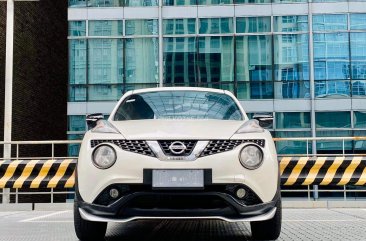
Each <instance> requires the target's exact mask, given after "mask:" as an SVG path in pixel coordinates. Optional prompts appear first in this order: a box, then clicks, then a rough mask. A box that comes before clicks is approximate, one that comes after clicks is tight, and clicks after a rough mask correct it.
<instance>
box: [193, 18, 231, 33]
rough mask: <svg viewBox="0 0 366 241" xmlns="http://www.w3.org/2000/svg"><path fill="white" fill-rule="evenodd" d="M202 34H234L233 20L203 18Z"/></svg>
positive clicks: (200, 31)
mask: <svg viewBox="0 0 366 241" xmlns="http://www.w3.org/2000/svg"><path fill="white" fill-rule="evenodd" d="M199 24H200V25H199V33H200V34H218V33H233V19H232V18H201V19H200V22H199Z"/></svg>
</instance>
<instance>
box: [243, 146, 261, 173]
mask: <svg viewBox="0 0 366 241" xmlns="http://www.w3.org/2000/svg"><path fill="white" fill-rule="evenodd" d="M239 160H240V163H241V164H242V165H243V167H245V168H247V169H250V170H254V169H257V168H258V167H259V166H260V165H262V162H263V152H262V150H261V149H260V148H259V147H257V146H255V145H247V146H245V147H244V148H243V149H242V150H241V151H240V154H239Z"/></svg>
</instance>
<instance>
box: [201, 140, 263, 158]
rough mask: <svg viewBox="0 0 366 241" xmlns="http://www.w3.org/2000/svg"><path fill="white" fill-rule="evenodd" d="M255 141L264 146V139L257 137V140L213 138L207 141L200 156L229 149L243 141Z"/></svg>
mask: <svg viewBox="0 0 366 241" xmlns="http://www.w3.org/2000/svg"><path fill="white" fill-rule="evenodd" d="M248 142H249V143H255V144H257V145H259V146H261V147H264V145H265V140H262V139H257V140H213V141H210V142H209V143H208V145H207V146H206V148H205V149H204V150H203V152H202V153H201V155H200V156H201V157H203V156H209V155H213V154H217V153H221V152H225V151H231V150H233V149H234V148H235V147H237V146H239V145H240V144H243V143H248Z"/></svg>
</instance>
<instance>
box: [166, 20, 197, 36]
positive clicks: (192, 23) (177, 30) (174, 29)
mask: <svg viewBox="0 0 366 241" xmlns="http://www.w3.org/2000/svg"><path fill="white" fill-rule="evenodd" d="M163 28H164V34H168V35H169V34H171V35H173V34H195V33H196V19H195V18H186V19H165V20H164V21H163Z"/></svg>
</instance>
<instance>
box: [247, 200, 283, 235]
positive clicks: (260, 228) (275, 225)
mask: <svg viewBox="0 0 366 241" xmlns="http://www.w3.org/2000/svg"><path fill="white" fill-rule="evenodd" d="M276 208H277V210H276V213H275V215H274V216H273V218H271V219H269V220H266V221H257V222H250V227H251V230H252V238H253V239H254V240H276V239H277V238H278V237H279V236H280V233H281V223H282V204H281V200H278V201H277V204H276Z"/></svg>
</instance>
